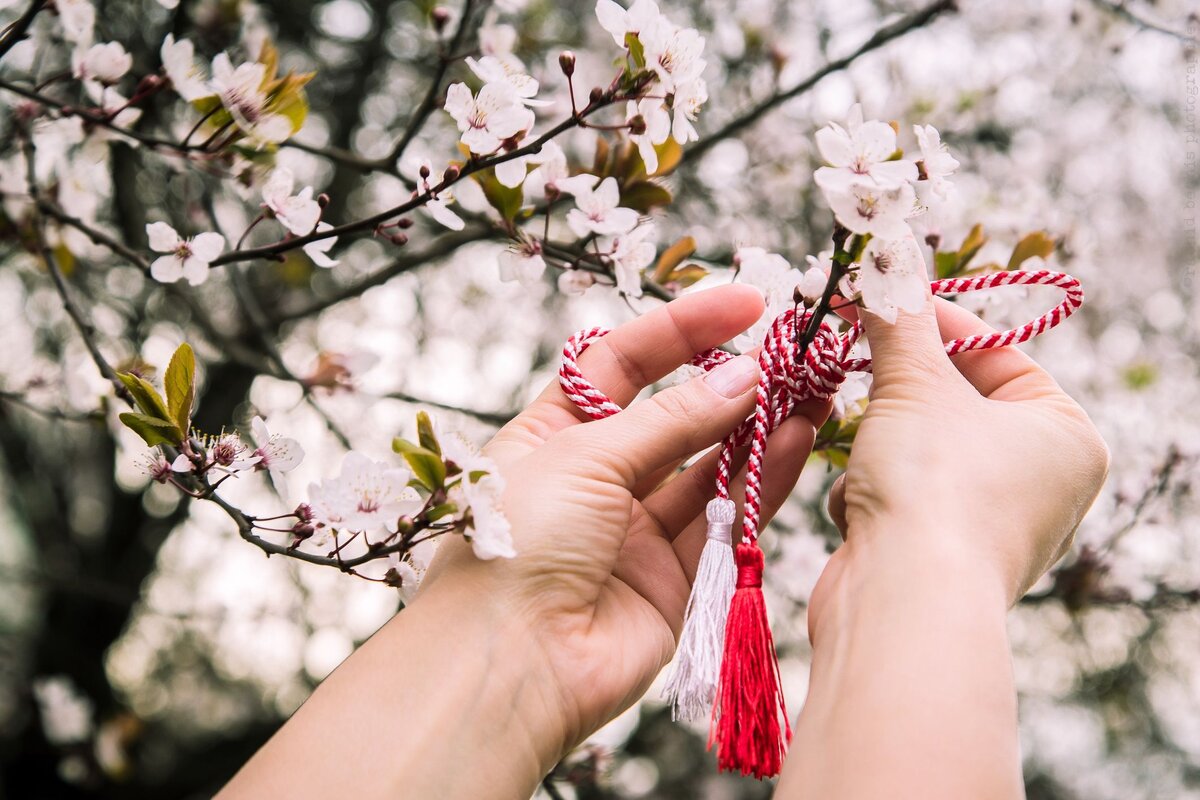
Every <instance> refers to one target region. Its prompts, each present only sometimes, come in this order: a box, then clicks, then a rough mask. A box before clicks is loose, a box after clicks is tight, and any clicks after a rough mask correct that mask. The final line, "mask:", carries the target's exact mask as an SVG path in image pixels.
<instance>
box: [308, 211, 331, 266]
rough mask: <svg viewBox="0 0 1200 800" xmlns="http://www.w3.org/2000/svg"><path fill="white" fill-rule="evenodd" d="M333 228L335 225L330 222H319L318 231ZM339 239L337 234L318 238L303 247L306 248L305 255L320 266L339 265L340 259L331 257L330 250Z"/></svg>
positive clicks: (323, 231) (321, 231) (322, 231)
mask: <svg viewBox="0 0 1200 800" xmlns="http://www.w3.org/2000/svg"><path fill="white" fill-rule="evenodd" d="M331 230H333V226H332V225H330V224H329V223H328V222H318V223H317V231H316V232H317V233H325V231H331ZM337 240H338V237H336V236H327V237H325V238H324V239H317V240H316V241H312V242H309V243H308V244H306V245H304V247H302V248H301V249H302V250H304V255H306V256H308V257H309V259H310V260H311V261H312V262H313V263H314V264H316V265H317V266H318V267H324V268H326V269H330V268H332V267H336V266H337V265H338V260H337V259H336V258H330V257H329V251H330V250H332V249H333V246H334V245H335V244H337Z"/></svg>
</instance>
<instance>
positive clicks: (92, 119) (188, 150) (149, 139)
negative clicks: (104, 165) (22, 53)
mask: <svg viewBox="0 0 1200 800" xmlns="http://www.w3.org/2000/svg"><path fill="white" fill-rule="evenodd" d="M0 89H4V90H6V91H9V92H12V93H13V94H16V95H20V96H21V97H24V98H25V99H26V100H32V101H33V102H35V103H37V104H38V105H42V106H46V107H47V108H53V109H54V110H55V111H58V112H59V113H60V114H62V115H63V116H66V117H79V118H80V119H82V120H84V121H85V122H89V123H91V124H93V125H98V126H100V127H101V128H106V129H107V130H110V131H112V132H114V133H119V134H120V135H122V136H127V137H129V138H130V139H133V140H135V141H137V142H140V143H141V144H144V145H146V146H147V147H149V148H150V149H152V150H155V149H165V150H172V151H174V152H177V153H180V154H182V155H194V154H197V153H203V154H206V155H213V153H212V151H210V150H208V149H206V148H205V147H204V146H202V145H198V144H181V143H180V142H174V141H171V140H170V139H163V138H160V137H158V136H151V135H149V134H145V133H141V132H139V131H135V130H133V129H132V128H123V127H121V126H120V125H117V124H116V123H114V122H113V121H112V116H113V115H112V114H105V113H97V112H95V111H92V110H90V109H86V108H78V107H76V106H73V105H70V104H69V103H64V102H62V101H61V100H55V99H54V98H53V97H49V96H47V95H44V94H42V93H40V92H37V91H34V90H33V89H27V88H26V87H24V86H21V85H19V84H16V83H13V82H11V81H8V80H4V79H2V78H0Z"/></svg>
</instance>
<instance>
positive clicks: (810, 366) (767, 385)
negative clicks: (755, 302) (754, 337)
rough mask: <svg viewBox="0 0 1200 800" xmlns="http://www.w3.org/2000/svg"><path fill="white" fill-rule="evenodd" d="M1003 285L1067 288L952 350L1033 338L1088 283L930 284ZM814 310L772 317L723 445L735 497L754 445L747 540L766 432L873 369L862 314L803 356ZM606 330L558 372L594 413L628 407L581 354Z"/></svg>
mask: <svg viewBox="0 0 1200 800" xmlns="http://www.w3.org/2000/svg"><path fill="white" fill-rule="evenodd" d="M999 286H1054V287H1057V288H1059V289H1062V290H1063V291H1064V293H1065V295H1066V296H1065V297H1064V298H1063V300H1062V302H1061V303H1059V304H1058V305H1056V306H1054V308H1052V309H1050V310H1049V311H1047V312H1046V313H1045V314H1042V315H1041V316H1040V317H1038V318H1037V319H1035V320H1031V321H1030V322H1027V323H1025V324H1024V325H1021V326H1019V327H1016V328H1010V329H1009V330H1006V331H994V332H991V333H985V334H976V335H974V336H965V337H963V338H960V339H955V340H953V341H950V342H947V343H946V353H947V355H957V354H959V353H964V352H967V351H968V350H988V349H991V348H994V347H1006V346H1008V345H1012V344H1021V343H1022V342H1027V341H1029V340H1030V339H1032V338H1033V337H1035V336H1038V335H1040V334H1042V333H1045V332H1046V331H1048V330H1050V329H1051V328H1053V327H1055V326H1056V325H1058V324H1059V323H1061V322H1062V321H1063V320H1065V319H1066V318H1067V317H1069V316H1071V314H1073V313H1074V312H1075V311H1076V309H1078V308H1079V307H1080V306H1081V305H1082V304H1083V288H1082V287H1081V286H1080V284H1079V281H1078V280H1076V279H1075V278H1074V277H1072V276H1070V275H1067V274H1065V273H1062V272H1050V271H1048V270H1038V271H1034V272H1021V271H1014V272H993V273H988V274H986V275H978V276H975V277H972V278H949V279H944V280H938V281H933V282H932V283H931V284H930V289H931V290H932V292H933V293H934V294H938V295H950V294H960V293H962V292H974V291H979V290H981V289H992V288H996V287H999ZM811 314H812V312H811V311H807V310H804V311H797V310H796V309H789V310H787V311H785V312H784V313H782V314H780V315H779V316H778V317H776V318H775V320H774V321H773V322H772V324H771V327H770V328H769V329H768V331H767V334H766V336H765V337H764V340H763V347H762V350H760V351H759V355H758V367H759V381H758V389H757V395H756V400H755V406H754V415H753V416H752V417H750V418H749V419H747V420H746V421H745V422H743V423H742V424H741V425H740V426H738V428H737V429H736V430H734V431H733V432H732V433H731V434H729V436H728V437H726V439H725V440H724V442H722V445H721V455H720V459H719V461H718V463H717V492H716V494H717V497H719V498H721V499H729V481H730V479H731V477H732V476H731V468H732V462H733V449H734V448H735V447H738V446H744V445H745V444H747V443H749V445H750V455H749V456H748V458H747V462H746V498H745V505H744V511H743V516H742V536H743V541H745V542H747V543H750V542H754V541H756V540H757V538H758V532H759V527H758V526H759V520H760V517H761V513H762V508H761V488H762V463H763V457H764V456H765V454H766V449H767V437H768V436H769V435H770V434H771V432H772V431H774V430H775V429H776V428H778V427H779V426H780V425H781V424H783V421H784V420H785V419H787V418H788V416H789V415H790V414H791V413H792V410H793V409H794V408H795V407H796V405H797V404H798V403H802V402H804V401H805V400H810V399H814V398H815V399H820V400H826V399H829V398H830V397H832V396H833V395H834V394H835V393H836V392H837V390H838V387H839V386H840V385H841V384H842V382H843V381H844V380H845V378H846V374H847V373H849V372H870V371H871V360H870V359H869V358H851V357H850V350H851V348H853V347H854V345H855V344H856V343H857V342H858V339H859V337H860V336H861V335H862V323H861V322H857V323H855V324H854V325H852V326H851V327H850V328H849V329H848V330H847V331H846V332H845V333H843V334H840V335H839V334H838V333H836V332H835V331H834V330H833V329H832V328H831V327H830V326H829V324H828V323H826V322H824V321H822V322H821V324H820V326H819V327H818V329H817V333H816V336H815V337H814V339H813V341H812V344H811V345H810V346H809V348H808V350H807V351H806V352H805V353H804V354H803V357H800V356H799V355H798V353H797V347H798V345H797V341H798V339H799V338H800V337H799V331H801V330H803V329H804V328H805V327H806V326H807V325H808V321H809V318H810V316H811ZM607 333H608V330H607V329H605V328H589V329H587V330H583V331H579V332H578V333H576V334H575V335H574V336H572V337H571V338H570V339H568V340H567V343H566V346H565V347H563V359H562V366H561V368H560V369H559V374H558V377H559V385H560V386H561V387H562V390H563V392H564V393H565V394H566V396H567V397H568V398H570V399H571V402H573V403H575V405H577V406H579V408H580V409H582V410H583V412H584V413H585V414H587V415H588V416H589V417H591V418H592V419H604V418H605V417H609V416H612V415H613V414H616V413H617V412H618V411H620V410H621V407H620V406H619V405H617V404H616V403H614V402H613V401H612V400H610V399H609V398H608V396H607V395H605V394H604V393H603V392H601V391H600V390H599V389H597V388H596V387H595V386H594V385H592V383H591V381H589V380H588V379H587V377H586V376H584V374H583V372H582V371H581V370H580V369H579V363H578V359H579V356H580V355H581V354H582V353H583V352H584V351H585V350H587V348H588V347H589V346H590V345H591V344H592V343H593V342H595V341H596V340H597V339H599V338H600V337H602V336H604V335H605V334H607ZM731 358H734V355H733V354H732V353H728V352H726V351H724V350H719V349H717V348H712V349H710V350H706V351H704V352H703V353H698V354H696V355H695V356H693V357H692V359H691V360H690V361H689V362H688V363H689V364H692V365H693V366H696V367H700V368H701V369H703V370H705V371H706V372H707V371H709V370H712V369H715V368H716V367H718V366H720V365H721V364H724V363H725V362H726V361H728V360H730V359H731Z"/></svg>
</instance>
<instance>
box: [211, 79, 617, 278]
mask: <svg viewBox="0 0 1200 800" xmlns="http://www.w3.org/2000/svg"><path fill="white" fill-rule="evenodd" d="M625 99H627V98H626V96H625V95H623V94H619V93H618V92H617V91H616V89H615V88H610V89H609V90H608V91H606V92H604V93H603V94H602V95H601V96H600V97H599V98H598V99H597V100H596V102H593V103H589V104H588V106H586V107H585V108H583V109H582V110H581V111H580V112H579V113H578V114H573V115H571V116H570V117H567V118H566V119H564V120H562V121H561V122H559V123H558V124H557V125H555V126H554V127H552V128H550V129H549V130H548V131H546V132H545V133H543V134H542V135H541V136H539V137H537V138H536V139H534V140H533V141H531V142H530V143H529V144H526V145H524V146H522V147H518V148H516V149H514V150H510V151H508V152H505V153H496V154H494V155H491V156H487V157H485V158H475V157H472V159H471V160H469V161H467V163H465V164H463V165H462V167H461V168H458V169H455V170H450V171H448V172H447V174H445V175H443V177H442V180H441V182H439V183H437V184H436V185H431V186H430V187H429V188H428V189H427V190H426V191H424V192H420V193H418V194H416V195H414V196H413V197H412V198H410V199H409V200H407V201H406V202H404V203H401V204H400V205H397V206H393V207H392V208H389V209H387V210H385V211H380V212H379V213H377V214H372V215H371V216H369V217H365V218H363V219H359V220H356V221H354V222H348V223H345V224H343V225H337V226H334V227H332V228H329V229H328V230H325V231H321V232H317V231H313V232H312V233H310V234H307V235H305V236H295V237H292V238H289V239H284V240H282V241H279V242H275V243H274V244H269V245H263V246H262V247H252V248H247V249H245V250H232V251H230V252H228V253H225V254H223V255H221V256H219V257H218V258H216V259H214V260H213V261H212V262H211V263H210V264H209V266H210V267H220V266H224V265H225V264H232V263H234V262H237V261H250V260H253V259H256V258H274V257H275V256H278V255H280V254H281V253H285V252H287V251H289V250H294V249H296V248H297V247H303V246H304V245H306V244H309V243H310V242H317V241H320V240H322V239H328V238H330V237H332V236H339V237H340V236H345V235H346V234H351V233H358V232H360V231H364V230H373V229H374V228H375V227H376V226H378V225H379V224H381V223H384V222H388V221H390V220H393V219H396V218H397V217H401V216H404V215H405V214H407V213H408V212H410V211H413V210H415V209H417V208H420V207H421V206H423V205H425V204H426V203H428V202H429V201H430V200H433V199H434V198H436V197H437V195H439V194H441V193H442V192H444V191H446V190H447V189H449V188H450V187H452V186H453V185H454V184H456V183H458V182H459V181H461V180H463V179H464V178H466V177H468V176H470V175H473V174H475V173H476V172H481V171H483V170H485V169H490V168H492V167H495V166H496V165H497V164H503V163H504V162H506V161H512V160H513V159H517V158H522V157H524V156H528V155H533V154H535V153H539V152H541V149H542V146H543V145H545V144H546V142H549V141H550V140H551V139H554V138H556V137H558V136H559V135H561V134H563V133H565V132H566V131H568V130H571V129H572V128H576V127H579V125H580V124H581V123H582V122H583V121H584V120H585V119H586V118H587V117H589V116H590V115H592V114H594V113H596V112H597V111H600V110H601V109H603V108H607V107H608V106H610V105H612V104H614V103H617V102H621V101H624V100H625Z"/></svg>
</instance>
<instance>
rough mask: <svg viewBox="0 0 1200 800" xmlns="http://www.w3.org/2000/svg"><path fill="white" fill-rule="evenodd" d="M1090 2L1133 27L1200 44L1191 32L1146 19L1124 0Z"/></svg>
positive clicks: (1094, 0) (1187, 42)
mask: <svg viewBox="0 0 1200 800" xmlns="http://www.w3.org/2000/svg"><path fill="white" fill-rule="evenodd" d="M1092 3H1093V4H1094V5H1096V6H1098V7H1099V8H1101V9H1103V10H1105V11H1107V12H1109V13H1110V14H1112V15H1114V16H1117V17H1120V18H1121V19H1123V20H1125V21H1126V22H1130V23H1132V24H1133V25H1134V26H1135V27H1137V28H1141V29H1142V30H1145V31H1154V32H1155V33H1163V34H1166V35H1167V36H1170V37H1172V38H1175V39H1178V40H1179V41H1181V42H1184V43H1185V44H1190V45H1197V44H1200V39H1197V38H1196V37H1195V36H1192V35H1191V34H1188V33H1184V32H1183V31H1177V30H1175V29H1173V28H1168V27H1167V26H1166V25H1163V24H1160V23H1158V22H1154V21H1152V20H1149V19H1146V18H1145V17H1143V16H1142V15H1141V14H1138V13H1137V12H1135V11H1133V10H1132V9H1130V8H1129V4H1128V3H1126V2H1125V0H1120V2H1114V0H1092Z"/></svg>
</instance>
